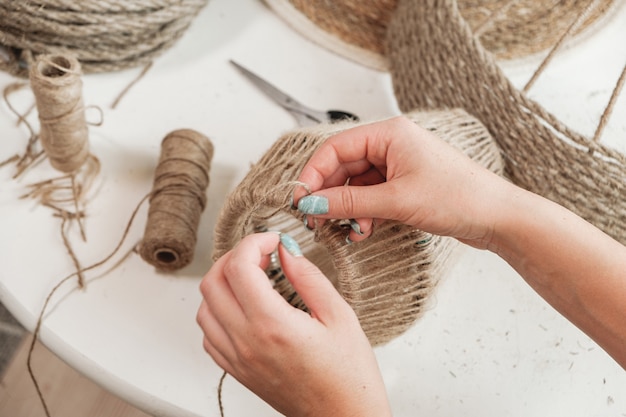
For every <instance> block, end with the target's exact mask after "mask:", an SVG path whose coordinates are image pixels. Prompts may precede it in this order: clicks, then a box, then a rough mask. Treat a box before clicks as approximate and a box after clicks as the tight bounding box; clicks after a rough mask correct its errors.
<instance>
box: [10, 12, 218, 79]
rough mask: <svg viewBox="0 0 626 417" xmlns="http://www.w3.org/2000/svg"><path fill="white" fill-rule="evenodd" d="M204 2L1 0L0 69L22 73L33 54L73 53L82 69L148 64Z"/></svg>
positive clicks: (25, 71)
mask: <svg viewBox="0 0 626 417" xmlns="http://www.w3.org/2000/svg"><path fill="white" fill-rule="evenodd" d="M207 1H208V0H177V1H173V0H138V1H136V0H81V1H69V0H39V1H32V0H22V1H15V0H0V49H3V51H4V54H0V69H1V70H5V71H8V72H10V73H12V74H14V75H18V76H26V75H27V66H28V65H29V63H30V61H31V59H32V57H36V56H37V55H40V54H51V53H52V54H61V55H67V54H73V55H75V56H76V57H77V58H78V60H79V61H80V62H81V64H82V66H83V70H84V71H85V72H86V73H91V72H108V71H115V70H120V69H125V68H129V67H135V66H140V65H146V64H148V63H149V62H151V61H152V60H153V59H154V58H155V57H157V56H158V55H159V54H161V53H162V52H163V51H165V50H166V49H168V48H169V47H171V46H172V45H173V44H174V43H175V42H176V41H177V40H178V39H179V38H180V37H181V36H182V35H183V34H184V33H185V31H186V30H187V28H188V27H189V25H190V24H191V22H192V20H193V19H194V17H195V16H196V15H197V14H198V13H199V11H200V10H201V9H202V8H203V7H204V6H205V5H206V3H207ZM0 52H2V51H0ZM4 55H6V57H4V58H3V56H4Z"/></svg>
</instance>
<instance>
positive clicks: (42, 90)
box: [30, 55, 89, 172]
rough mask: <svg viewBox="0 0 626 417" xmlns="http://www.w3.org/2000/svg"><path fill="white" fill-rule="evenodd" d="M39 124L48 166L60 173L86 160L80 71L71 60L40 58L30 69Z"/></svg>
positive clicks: (87, 153)
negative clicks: (48, 161) (48, 162)
mask: <svg viewBox="0 0 626 417" xmlns="http://www.w3.org/2000/svg"><path fill="white" fill-rule="evenodd" d="M30 85H31V89H32V91H33V94H34V95H35V100H36V104H37V112H38V114H39V122H40V133H39V136H40V141H41V145H42V146H43V149H44V151H45V152H46V155H47V156H48V159H49V160H50V164H51V165H52V166H53V167H54V168H56V169H58V170H60V171H63V172H73V171H75V170H77V169H78V168H80V167H81V166H82V165H83V164H84V163H85V161H86V160H87V157H88V156H89V140H88V139H89V131H88V129H87V121H86V120H85V106H84V105H83V96H82V80H81V67H80V64H79V63H78V60H77V59H76V58H74V57H73V56H62V55H40V56H39V57H37V60H36V61H35V62H34V63H33V65H32V66H31V68H30Z"/></svg>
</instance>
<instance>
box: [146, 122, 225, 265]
mask: <svg viewBox="0 0 626 417" xmlns="http://www.w3.org/2000/svg"><path fill="white" fill-rule="evenodd" d="M212 158H213V144H212V143H211V141H210V140H209V139H208V138H207V137H206V136H204V135H202V134H201V133H198V132H196V131H194V130H191V129H180V130H175V131H173V132H171V133H169V134H168V135H167V136H166V137H165V138H164V139H163V141H162V143H161V156H160V158H159V163H158V165H157V167H156V170H155V173H154V184H153V188H152V192H151V195H150V208H149V209H148V220H147V223H146V228H145V232H144V236H143V239H142V241H141V243H140V247H139V253H140V255H141V257H142V258H143V259H144V260H145V261H146V262H148V263H150V264H151V265H153V266H155V267H156V268H157V269H159V270H163V271H175V270H178V269H180V268H183V267H184V266H186V265H188V264H189V263H190V262H191V261H192V260H193V254H194V249H195V246H196V240H197V230H198V225H199V223H200V215H201V214H202V212H203V211H204V207H205V206H206V202H207V197H206V189H207V187H208V185H209V171H210V168H211V159H212Z"/></svg>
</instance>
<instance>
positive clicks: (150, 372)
mask: <svg viewBox="0 0 626 417" xmlns="http://www.w3.org/2000/svg"><path fill="white" fill-rule="evenodd" d="M616 13H617V14H616V15H615V16H613V17H612V18H611V19H608V20H607V22H606V23H605V25H604V27H602V28H601V29H600V30H597V31H595V32H594V33H592V34H589V35H588V36H586V37H585V38H584V39H580V40H579V41H576V42H575V43H574V44H573V46H572V47H570V48H567V49H565V50H564V51H562V52H561V53H560V54H559V55H558V57H557V58H556V59H555V61H554V63H553V64H552V65H551V66H550V68H549V70H548V71H547V72H546V73H545V74H544V75H543V76H542V77H541V78H540V79H539V81H538V82H537V84H536V85H535V86H534V87H533V89H532V91H531V93H530V95H531V97H533V98H535V99H536V100H538V101H539V102H540V103H542V104H543V105H544V106H545V107H547V108H548V110H550V111H552V112H553V113H555V114H556V115H557V116H558V117H559V118H561V120H563V121H564V122H566V123H567V124H569V125H570V126H571V127H573V128H575V129H577V130H579V131H580V132H581V133H584V134H587V135H592V134H593V131H594V129H595V126H596V124H597V121H598V120H599V117H600V114H601V112H602V110H603V108H604V105H605V104H606V102H607V101H608V97H609V95H610V92H611V90H612V86H613V85H614V83H615V80H616V79H617V76H618V75H619V72H620V71H621V68H622V66H623V64H624V61H625V60H626V42H625V41H624V40H625V39H626V7H621V8H620V9H619V10H618V11H617V12H616ZM230 59H234V60H236V61H238V62H239V63H241V64H243V65H245V66H247V67H248V68H250V69H252V70H253V71H255V72H257V73H258V74H260V75H261V76H263V77H265V78H266V79H268V80H269V81H271V82H273V83H275V84H276V85H278V86H279V87H280V88H281V89H283V90H284V91H286V92H288V93H289V94H291V95H293V96H294V97H296V98H298V99H299V100H302V101H303V102H305V103H307V104H309V105H311V106H312V107H315V108H318V109H328V108H338V109H345V110H348V111H351V112H354V113H356V114H358V115H359V116H360V117H361V119H363V120H376V119H381V118H386V117H389V116H392V115H396V114H398V113H399V111H398V109H397V107H396V104H395V99H394V97H393V92H392V88H391V80H390V77H389V75H388V74H386V73H381V72H377V71H374V70H370V69H368V68H364V67H362V66H360V65H357V64H355V63H353V62H349V61H347V60H345V59H343V58H341V57H338V56H336V55H333V54H332V53H329V52H328V51H326V50H325V49H323V48H321V47H319V46H318V45H315V44H313V43H312V42H310V41H308V40H306V39H304V38H302V37H301V36H300V35H298V34H297V33H296V32H294V31H293V30H292V29H291V28H290V27H289V26H288V25H286V24H285V23H284V22H283V21H281V20H280V19H279V18H278V17H276V16H275V15H274V14H273V13H272V12H271V11H270V10H269V9H267V7H266V6H264V5H263V3H262V2H260V1H257V0H238V1H232V0H211V1H210V2H209V4H208V6H207V7H206V8H205V9H204V10H203V11H202V12H201V14H200V15H199V16H198V17H197V19H196V20H195V21H194V23H193V25H192V27H191V28H190V29H189V31H188V32H187V33H186V34H185V36H184V37H183V38H182V39H181V40H180V42H179V43H178V44H176V45H175V47H174V48H173V49H171V50H169V51H167V52H166V53H165V54H164V55H163V56H162V57H160V58H159V59H157V60H156V61H155V63H154V66H153V67H152V68H151V69H150V71H149V72H148V73H147V75H146V76H145V77H144V78H143V79H141V80H140V81H139V82H138V83H137V84H136V85H135V86H134V87H133V88H132V89H131V90H130V91H129V92H128V94H127V95H126V96H125V97H124V98H123V99H122V101H121V103H120V104H119V106H118V107H117V108H116V109H112V108H111V103H112V102H113V100H114V98H115V97H116V96H117V94H118V93H119V92H120V91H121V90H122V89H123V88H124V87H125V86H126V85H128V83H130V82H131V80H132V79H133V78H134V77H135V76H136V75H137V74H138V73H139V71H140V69H133V70H127V71H122V72H117V73H111V74H100V75H87V76H84V77H83V81H84V90H83V96H84V99H85V103H86V104H87V105H93V106H98V107H100V108H101V109H102V111H103V123H102V125H101V126H91V127H90V142H91V147H92V152H93V153H94V154H95V155H96V156H97V157H98V158H99V159H100V161H101V163H102V172H101V175H100V177H99V183H98V189H97V193H95V195H94V197H93V199H92V200H91V201H90V202H89V203H88V205H87V215H88V217H87V218H86V220H85V228H86V232H87V242H82V241H81V240H80V237H79V234H78V231H77V230H76V228H74V229H72V231H71V232H70V238H71V240H72V242H73V245H74V248H75V250H76V252H77V255H78V258H79V259H80V261H81V263H82V264H83V265H89V264H91V263H93V262H96V261H98V260H100V259H102V258H103V257H104V256H106V254H108V253H109V252H110V251H111V250H112V249H113V248H114V247H115V245H116V244H117V241H118V240H119V239H120V237H121V234H122V230H123V229H124V227H125V225H126V223H127V221H128V219H129V216H130V214H131V212H132V210H133V209H134V208H135V206H136V205H137V203H138V202H139V200H140V199H141V198H142V197H143V196H144V195H145V194H146V193H147V192H148V191H149V190H150V188H151V186H152V179H153V171H154V168H155V166H156V163H157V160H158V154H159V147H160V142H161V140H162V139H163V138H164V137H165V135H166V134H167V133H168V132H170V131H172V130H174V129H178V128H191V129H196V130H198V131H200V132H202V133H204V134H205V135H207V136H208V137H210V138H211V140H212V141H213V143H214V145H215V156H214V159H213V165H212V168H211V184H210V186H209V189H208V206H207V208H206V210H205V212H204V213H203V216H202V219H201V224H200V228H199V232H198V235H199V236H198V244H197V247H196V252H195V259H194V261H193V263H192V264H191V265H189V266H188V267H186V268H184V269H183V270H181V271H178V272H176V273H172V274H165V273H159V272H157V271H156V270H155V269H154V268H153V267H152V266H150V265H149V264H147V263H146V262H144V261H143V260H142V259H141V258H140V257H139V256H138V255H137V254H131V255H130V256H129V257H128V258H127V259H126V260H124V261H123V262H122V263H121V264H120V265H119V266H117V267H115V268H112V267H113V264H114V263H115V261H117V260H119V259H120V258H121V256H122V255H123V253H124V252H127V251H128V250H130V249H131V248H132V247H133V246H134V245H135V244H136V243H137V242H138V241H139V240H140V239H141V236H142V234H143V228H144V225H145V217H146V211H147V207H146V205H144V206H143V207H142V209H141V211H140V212H139V214H138V217H137V220H136V222H135V223H134V224H133V226H132V228H131V230H130V233H129V235H128V237H127V239H126V241H125V243H124V245H123V248H122V251H121V253H120V254H118V255H117V256H116V257H115V258H114V260H112V261H111V262H109V263H107V264H106V265H105V267H103V268H99V269H97V270H94V271H91V272H89V273H87V274H86V276H87V281H88V283H87V286H86V289H85V290H82V291H81V290H79V289H77V285H76V281H75V280H71V281H70V282H67V283H66V284H65V285H63V286H62V287H61V289H60V290H59V291H58V292H57V293H56V294H55V296H54V297H53V299H52V301H51V304H50V308H49V309H48V310H47V312H46V315H45V318H44V322H43V327H42V330H41V339H42V342H43V343H44V344H45V345H46V346H48V347H49V348H50V349H51V350H52V351H53V352H55V353H56V354H57V355H58V356H59V357H61V358H62V359H63V360H65V361H66V362H67V363H68V364H70V365H71V366H72V367H74V368H75V369H77V370H78V371H80V372H81V373H83V374H85V375H86V376H88V377H89V378H91V379H92V380H94V381H95V382H97V383H98V384H100V385H101V386H103V387H104V388H106V389H108V390H110V391H111V392H113V393H115V394H116V395H118V396H120V397H122V398H124V399H125V400H127V401H129V402H130V403H132V404H134V405H135V406H137V407H139V408H141V409H143V410H145V411H146V412H148V413H151V414H153V415H158V416H177V417H184V416H217V415H219V410H218V405H217V393H216V387H217V384H218V381H219V378H220V375H221V373H222V372H221V369H219V368H218V367H217V366H216V365H215V364H214V363H213V361H212V359H211V358H210V357H209V356H208V355H207V354H206V353H205V352H204V351H203V349H202V345H201V332H200V330H199V328H198V327H197V325H196V322H195V314H196V309H197V307H198V305H199V303H200V294H199V292H198V285H199V283H200V279H201V278H202V276H203V274H204V273H205V272H206V271H207V270H208V269H209V267H210V265H211V259H210V254H211V251H212V233H213V228H214V223H215V219H216V216H217V214H218V212H219V210H220V207H221V205H222V204H223V202H224V200H225V198H226V195H227V194H228V193H229V192H230V191H231V190H232V189H233V188H234V187H235V186H236V185H237V184H238V182H239V180H240V179H241V178H242V177H243V176H244V175H245V174H246V172H247V170H248V169H249V166H250V164H251V163H253V162H255V161H256V160H257V159H259V158H260V157H261V156H262V155H263V153H264V152H265V150H266V149H268V148H269V147H270V146H271V144H272V143H273V142H274V141H275V140H276V139H277V138H278V137H279V136H280V135H281V134H282V133H284V132H286V131H287V130H289V129H292V128H295V127H296V125H295V120H294V119H293V118H292V117H291V116H290V115H289V114H288V113H287V112H286V111H284V110H283V109H282V108H280V107H279V106H277V105H275V104H274V103H273V102H272V101H271V100H270V99H268V98H267V97H266V96H264V95H263V93H261V92H260V91H258V90H257V89H255V87H254V86H252V85H251V84H250V83H249V82H248V81H247V80H246V79H244V78H243V77H242V76H241V74H240V73H239V72H238V71H237V70H236V69H235V68H233V67H232V66H231V65H230V64H229V62H228V61H229V60H230ZM537 62H538V61H537V59H530V60H526V61H524V62H515V63H503V65H504V69H505V71H506V72H507V74H508V75H509V76H510V77H511V78H512V80H513V81H514V82H515V83H516V85H518V86H521V85H523V83H524V81H525V80H527V79H528V78H529V76H530V74H531V73H532V70H533V69H534V66H536V65H537ZM13 81H15V79H13V78H12V77H10V76H9V75H8V74H5V73H2V74H0V86H1V87H4V86H6V85H8V84H9V83H11V82H13ZM11 102H12V103H14V104H15V105H16V107H18V108H20V109H26V108H28V106H29V105H30V103H31V102H32V95H30V92H29V91H28V90H24V91H22V92H20V93H16V94H14V95H13V96H11ZM625 116H626V99H625V98H624V97H622V99H621V100H620V102H618V105H617V107H616V109H615V111H614V116H613V118H612V119H611V122H610V124H609V126H608V128H607V131H606V133H605V135H604V136H603V141H604V142H605V143H608V144H610V145H612V146H615V147H617V148H618V149H620V150H622V151H623V152H626V117H625ZM88 118H89V119H90V120H97V119H98V114H97V112H95V111H91V110H90V111H89V112H88ZM29 120H32V121H36V115H31V116H30V117H29ZM15 122H16V119H15V117H14V115H12V114H11V113H10V112H9V111H8V108H7V106H6V104H4V103H3V104H2V105H0V126H1V131H2V145H1V146H0V160H4V159H6V158H8V157H9V156H11V155H13V154H15V153H18V152H22V151H23V150H24V147H25V143H26V141H27V138H28V134H27V131H26V129H25V128H24V127H23V126H16V123H15ZM12 174H13V171H12V169H11V168H10V167H4V168H2V169H0V184H1V186H0V230H1V231H2V239H1V240H0V246H1V248H0V257H1V259H2V268H1V269H0V299H1V301H2V302H3V303H4V304H5V305H6V306H7V308H8V309H9V310H10V311H11V312H12V313H13V314H14V315H15V316H16V317H17V319H18V320H19V321H20V322H21V323H22V324H24V326H26V327H27V328H28V329H30V330H32V329H33V328H34V326H35V322H36V319H37V316H38V315H39V312H40V310H41V308H42V305H43V302H44V300H45V298H46V295H47V294H48V293H49V292H50V290H51V289H52V288H53V287H54V286H55V285H56V283H57V282H59V280H60V279H62V278H63V277H65V276H66V275H68V274H69V273H71V272H72V271H73V265H72V262H71V260H70V258H69V256H68V255H67V252H66V250H65V248H64V246H63V243H62V240H61V236H60V233H59V227H60V220H59V219H58V218H55V217H53V216H52V212H51V211H50V210H49V209H47V208H45V207H41V206H39V205H37V204H36V203H35V202H34V201H32V200H29V199H19V196H20V195H21V194H22V193H23V192H24V190H25V187H26V185H27V184H29V183H30V182H34V181H36V180H39V179H43V178H50V177H52V176H56V175H58V174H57V173H56V172H55V171H54V170H52V169H51V168H50V167H49V166H48V164H47V162H44V163H43V164H40V165H39V166H37V167H36V168H34V169H33V170H31V171H29V172H28V173H27V174H26V175H24V176H23V177H21V178H20V179H19V180H13V179H12V178H11V176H12ZM111 268H112V269H111ZM36 354H37V352H36V351H35V355H36ZM376 355H377V357H378V359H379V361H380V366H381V369H382V372H383V375H384V379H385V383H386V386H387V390H388V393H389V397H390V400H391V404H392V407H393V411H394V415H396V416H419V415H424V416H431V417H434V416H451V415H466V416H485V415H492V416H496V415H497V416H500V417H504V416H515V417H518V416H519V417H521V416H525V417H528V416H552V417H554V416H567V417H576V416H580V417H588V416H600V415H602V416H623V415H626V395H624V394H625V393H626V373H625V372H624V370H623V369H622V368H620V367H619V366H618V365H617V364H616V363H615V362H614V361H613V360H612V359H611V358H609V357H608V355H606V353H604V352H603V351H602V350H601V349H600V348H599V347H598V346H597V345H596V344H595V343H594V342H592V341H591V340H590V339H589V338H588V337H586V336H585V335H584V334H582V333H581V332H580V331H579V330H578V329H576V328H575V327H574V326H573V325H571V324H570V323H569V322H567V321H566V320H565V319H563V318H562V317H561V316H560V315H559V314H558V313H556V312H555V311H554V310H553V309H552V308H551V307H550V306H548V305H547V304H546V303H545V302H544V301H543V300H542V299H541V298H539V297H538V296H537V295H536V294H535V293H534V292H533V291H532V290H531V289H530V288H529V287H528V286H527V285H526V284H525V282H524V281H523V280H522V279H521V278H520V277H519V276H518V275H517V274H516V273H515V272H514V271H513V270H512V269H511V268H510V267H509V266H508V265H507V264H506V263H504V262H503V261H501V260H500V259H499V258H497V257H496V256H494V255H493V254H491V253H487V252H482V251H477V250H473V249H469V248H463V249H462V250H461V252H460V255H459V257H458V259H457V260H456V261H455V262H454V264H453V265H452V266H451V269H450V271H449V272H448V273H447V274H446V276H445V277H444V279H443V280H442V281H441V283H440V285H439V286H438V287H437V289H436V292H435V294H434V296H433V303H432V306H431V308H430V309H429V310H428V311H427V312H426V313H425V315H424V316H423V318H421V319H420V320H419V321H418V322H417V323H416V324H415V326H413V327H412V328H411V329H410V330H409V331H408V332H407V333H406V334H404V335H402V336H401V337H399V338H397V339H395V340H393V341H392V342H390V343H389V344H387V345H385V346H382V347H379V348H376ZM224 406H225V412H226V415H227V416H228V417H237V416H249V415H255V416H273V415H277V413H276V412H275V411H274V410H273V409H271V408H270V407H269V406H267V405H266V404H265V403H264V402H263V401H261V400H260V399H258V398H257V397H256V396H255V395H254V394H252V393H251V392H249V391H247V390H246V389H245V388H244V387H242V386H241V385H239V384H238V383H237V382H236V381H235V380H234V379H233V378H227V379H226V382H225V385H224Z"/></svg>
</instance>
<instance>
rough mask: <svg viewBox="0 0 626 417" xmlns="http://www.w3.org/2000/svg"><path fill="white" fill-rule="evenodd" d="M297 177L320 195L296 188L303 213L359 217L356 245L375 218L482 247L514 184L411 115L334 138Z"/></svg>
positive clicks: (296, 197)
mask: <svg viewBox="0 0 626 417" xmlns="http://www.w3.org/2000/svg"><path fill="white" fill-rule="evenodd" d="M298 180H299V181H301V182H303V183H306V184H307V185H308V186H309V187H310V189H311V191H312V192H313V195H312V196H306V197H305V192H304V190H303V189H299V190H297V191H296V193H295V194H294V202H295V203H297V204H298V208H299V209H300V210H301V211H302V212H304V213H305V214H310V215H312V216H314V217H315V219H327V218H336V219H356V220H357V222H358V225H359V228H360V231H361V234H359V233H357V232H356V231H352V232H351V235H350V239H351V240H353V241H358V240H361V239H364V238H366V237H367V236H369V234H371V231H372V227H373V221H374V219H383V220H384V219H390V220H397V221H400V222H402V223H404V224H408V225H411V226H414V227H416V228H419V229H421V230H424V231H426V232H429V233H434V234H438V235H445V236H452V237H456V238H457V239H459V240H461V241H464V242H466V243H469V244H471V245H473V246H476V247H480V248H484V247H487V246H488V245H489V243H490V240H491V235H492V231H493V226H494V223H495V222H496V221H497V218H498V210H499V207H500V204H501V202H503V201H504V200H505V199H506V198H507V193H508V192H509V191H508V190H509V188H510V187H511V186H510V185H509V184H508V183H507V182H506V181H505V180H504V179H502V178H500V177H499V176H497V175H495V174H493V173H492V172H490V171H488V170H487V169H485V168H483V167H481V166H480V165H478V164H477V163H475V162H473V161H472V160H471V159H469V158H468V157H467V156H465V155H463V154H462V153H461V152H460V151H458V150H456V149H455V148H453V147H452V146H451V145H448V144H447V143H445V142H444V141H442V140H441V139H439V138H438V137H437V136H435V135H434V134H433V133H431V132H429V131H427V130H425V129H423V128H421V127H419V126H417V125H416V124H415V123H413V122H411V121H410V120H409V119H407V118H405V117H397V118H393V119H389V120H386V121H383V122H378V123H373V124H369V125H363V126H359V127H356V128H353V129H349V130H346V131H344V132H342V133H339V134H337V135H335V136H333V137H331V138H330V139H328V140H327V141H326V142H325V143H324V144H323V145H322V146H321V147H320V149H319V150H318V151H317V152H316V153H315V154H314V155H313V156H312V157H311V159H310V160H309V162H308V163H307V164H306V166H305V167H304V169H303V170H302V173H301V175H300V177H299V178H298ZM346 182H348V185H347V186H346V185H345V184H346ZM320 198H321V201H320V200H319V199H320ZM320 203H321V204H320ZM311 208H313V209H312V210H311ZM320 208H321V209H320ZM314 223H315V222H314V221H312V219H310V220H309V221H308V224H314Z"/></svg>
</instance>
